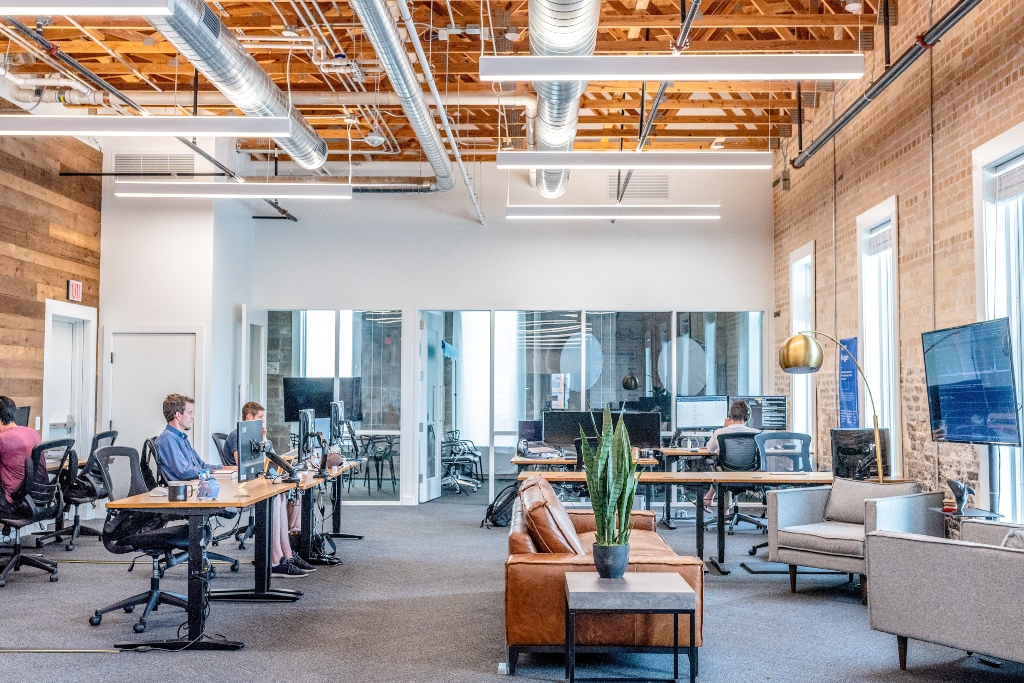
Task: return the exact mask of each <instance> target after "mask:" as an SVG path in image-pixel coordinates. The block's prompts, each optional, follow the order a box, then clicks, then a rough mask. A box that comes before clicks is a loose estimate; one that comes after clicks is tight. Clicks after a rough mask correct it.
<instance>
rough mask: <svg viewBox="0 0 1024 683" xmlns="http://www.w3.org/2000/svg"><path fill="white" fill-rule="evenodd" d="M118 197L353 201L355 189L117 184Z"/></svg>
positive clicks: (334, 186)
mask: <svg viewBox="0 0 1024 683" xmlns="http://www.w3.org/2000/svg"><path fill="white" fill-rule="evenodd" d="M114 195H115V196H117V197H158V198H166V197H171V198H181V199H332V200H333V199H352V186H351V185H348V184H342V183H323V182H315V183H291V182H288V183H286V182H280V183H228V182H224V183H209V182H200V183H192V182H174V183H154V182H123V181H118V182H117V183H115V188H114Z"/></svg>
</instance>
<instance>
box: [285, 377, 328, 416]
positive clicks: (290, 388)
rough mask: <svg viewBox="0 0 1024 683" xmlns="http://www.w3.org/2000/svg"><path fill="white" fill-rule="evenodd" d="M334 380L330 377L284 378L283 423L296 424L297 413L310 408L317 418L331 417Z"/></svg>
mask: <svg viewBox="0 0 1024 683" xmlns="http://www.w3.org/2000/svg"><path fill="white" fill-rule="evenodd" d="M333 400H334V379H333V378H331V377H285V378H284V421H285V422H298V420H299V411H300V410H305V409H307V408H310V409H312V410H314V411H315V412H316V416H317V417H330V416H331V401H333Z"/></svg>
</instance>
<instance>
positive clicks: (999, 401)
mask: <svg viewBox="0 0 1024 683" xmlns="http://www.w3.org/2000/svg"><path fill="white" fill-rule="evenodd" d="M921 341H922V343H923V345H924V377H925V384H926V386H927V390H928V413H929V416H930V418H931V431H932V439H933V440H934V441H949V442H955V443H974V444H998V445H1005V446H1020V424H1019V420H1018V415H1017V386H1016V382H1015V377H1014V372H1013V345H1012V344H1011V343H1010V322H1009V320H1008V319H1007V318H999V319H997V320H987V321H985V322H980V323H974V324H971V325H961V326H960V327H951V328H948V329H945V330H935V331H934V332H925V333H924V334H922V335H921Z"/></svg>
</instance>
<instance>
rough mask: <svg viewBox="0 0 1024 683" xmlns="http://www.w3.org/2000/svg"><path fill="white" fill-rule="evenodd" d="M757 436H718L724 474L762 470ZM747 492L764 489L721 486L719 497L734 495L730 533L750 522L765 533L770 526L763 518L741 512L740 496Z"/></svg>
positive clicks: (720, 461) (730, 517)
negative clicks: (738, 526) (738, 525)
mask: <svg viewBox="0 0 1024 683" xmlns="http://www.w3.org/2000/svg"><path fill="white" fill-rule="evenodd" d="M755 436H756V434H719V435H718V467H719V469H721V470H722V471H723V472H757V471H758V470H760V469H761V455H760V451H759V450H758V448H757V442H756V441H755V440H754V437H755ZM747 491H762V498H763V487H758V486H751V485H749V484H721V485H719V487H718V495H720V496H721V495H724V494H725V493H726V492H729V493H732V494H733V505H732V510H730V511H729V513H728V515H727V516H728V518H729V533H730V534H731V533H733V529H734V527H735V526H736V524H737V523H738V522H748V523H750V524H753V525H754V526H755V527H756V528H758V529H761V530H762V531H764V532H765V533H767V532H768V525H767V523H766V522H765V520H764V519H763V518H761V517H752V516H750V515H745V514H743V513H742V512H740V506H739V494H741V493H745V492H747Z"/></svg>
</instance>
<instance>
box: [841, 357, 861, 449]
mask: <svg viewBox="0 0 1024 683" xmlns="http://www.w3.org/2000/svg"><path fill="white" fill-rule="evenodd" d="M842 343H843V346H845V347H846V348H847V349H849V350H850V353H847V352H846V351H845V350H843V349H839V428H840V429H857V428H859V427H860V396H859V394H858V391H859V384H860V383H859V382H858V380H859V379H860V378H859V377H858V375H857V364H856V363H855V362H854V358H856V357H857V338H856V337H850V338H848V339H843V340H842ZM850 354H853V357H852V358H851V357H850Z"/></svg>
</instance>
